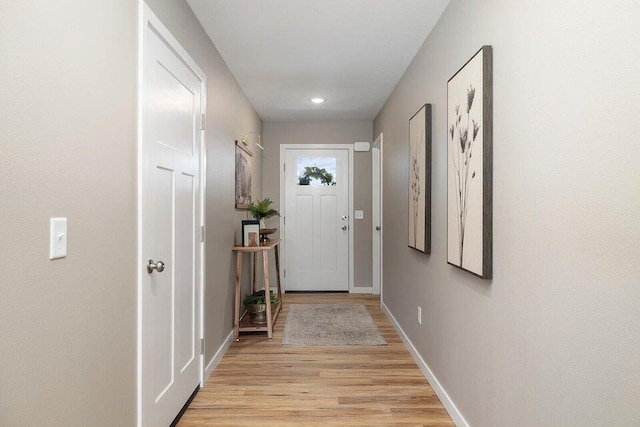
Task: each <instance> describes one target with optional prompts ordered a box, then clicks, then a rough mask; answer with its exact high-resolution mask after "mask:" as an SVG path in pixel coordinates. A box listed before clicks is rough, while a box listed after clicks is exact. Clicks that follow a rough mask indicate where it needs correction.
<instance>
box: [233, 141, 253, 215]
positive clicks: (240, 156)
mask: <svg viewBox="0 0 640 427" xmlns="http://www.w3.org/2000/svg"><path fill="white" fill-rule="evenodd" d="M251 156H253V153H251V151H249V149H248V148H246V147H244V146H243V145H242V143H240V142H238V141H236V203H235V206H236V209H249V205H250V204H251V170H252V169H251Z"/></svg>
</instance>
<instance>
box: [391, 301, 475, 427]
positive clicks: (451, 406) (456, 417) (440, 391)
mask: <svg viewBox="0 0 640 427" xmlns="http://www.w3.org/2000/svg"><path fill="white" fill-rule="evenodd" d="M380 307H381V308H382V311H384V314H386V315H387V317H388V318H389V321H391V323H392V324H393V327H394V328H395V329H396V332H398V335H400V338H401V339H402V341H403V342H404V344H405V345H406V346H407V349H408V350H409V353H411V356H412V357H413V360H415V361H416V363H417V364H418V367H419V368H420V370H421V371H422V374H423V375H424V376H425V378H426V379H427V381H429V384H430V385H431V388H433V391H435V392H436V395H438V398H439V399H440V401H441V402H442V404H443V405H444V408H445V409H446V410H447V412H448V413H449V416H450V417H451V419H452V420H453V422H454V423H455V424H456V426H458V427H469V423H467V421H466V420H465V419H464V417H463V416H462V413H461V412H460V411H459V410H458V408H457V406H456V404H455V403H453V400H451V397H449V394H448V393H447V391H446V390H445V389H444V387H442V384H440V381H438V379H437V378H436V376H435V375H434V374H433V372H432V371H431V368H429V365H427V362H425V361H424V359H423V358H422V356H420V353H418V350H416V347H415V346H414V345H413V343H412V342H411V340H410V339H409V337H408V336H407V334H405V333H404V331H403V330H402V328H401V327H400V324H399V323H398V321H397V320H396V318H395V317H393V314H391V311H389V309H388V308H387V306H386V305H385V304H384V302H382V301H380Z"/></svg>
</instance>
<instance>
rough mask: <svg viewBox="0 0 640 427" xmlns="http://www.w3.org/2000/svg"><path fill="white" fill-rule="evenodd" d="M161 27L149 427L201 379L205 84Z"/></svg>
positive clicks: (145, 192) (147, 167) (153, 84)
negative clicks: (202, 124)
mask: <svg viewBox="0 0 640 427" xmlns="http://www.w3.org/2000/svg"><path fill="white" fill-rule="evenodd" d="M147 12H149V11H147ZM156 19H157V18H156ZM153 22H154V21H153V20H151V21H146V20H145V27H144V30H143V31H144V33H143V37H144V39H143V52H142V54H143V55H144V56H143V61H144V62H143V74H142V99H141V102H142V152H141V163H140V164H141V168H142V169H141V174H142V175H141V233H142V234H141V248H140V250H141V252H140V253H141V256H142V262H141V264H142V265H140V268H141V269H142V270H141V278H142V279H141V282H140V283H141V289H140V298H141V306H140V307H141V327H140V333H141V356H140V359H141V360H140V363H141V391H140V398H141V406H142V407H141V411H142V413H141V422H142V426H145V427H152V426H163V427H166V426H168V425H169V424H171V422H172V421H173V419H174V418H175V417H176V415H178V413H179V412H180V409H181V408H182V407H183V406H184V404H185V403H186V402H187V400H188V399H189V397H190V395H191V394H192V393H193V392H194V390H195V389H196V388H197V387H198V386H199V383H200V377H201V374H200V370H201V360H200V337H201V331H200V311H199V310H200V298H201V295H200V280H201V277H200V275H201V269H200V267H201V265H200V263H201V251H202V247H201V243H200V238H199V234H200V233H199V231H200V225H201V223H202V218H201V211H200V203H201V199H200V197H201V193H200V185H201V183H200V173H201V170H200V167H201V166H200V160H201V139H202V132H201V117H202V116H201V110H202V108H203V103H202V99H201V98H202V89H203V81H202V80H201V79H200V78H199V77H198V76H197V75H196V74H195V73H194V70H193V69H192V68H190V67H189V66H188V65H187V63H186V62H185V60H184V58H183V57H182V56H180V55H179V54H178V53H177V50H176V49H177V47H175V46H174V44H175V43H177V42H175V39H172V41H173V43H172V44H171V47H169V43H170V42H169V41H168V40H167V37H166V36H165V35H160V34H161V33H162V32H161V31H159V25H161V24H159V23H158V22H155V28H153V25H149V24H151V23H153ZM161 29H162V30H163V31H164V32H166V29H164V27H162V28H161ZM178 46H179V45H178ZM160 263H163V265H161V264H160ZM154 264H155V266H156V268H153V267H154ZM149 267H152V268H151V269H149Z"/></svg>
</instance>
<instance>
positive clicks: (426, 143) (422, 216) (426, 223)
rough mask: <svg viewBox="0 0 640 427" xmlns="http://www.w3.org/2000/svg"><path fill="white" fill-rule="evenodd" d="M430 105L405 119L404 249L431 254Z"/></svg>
mask: <svg viewBox="0 0 640 427" xmlns="http://www.w3.org/2000/svg"><path fill="white" fill-rule="evenodd" d="M431 133H432V124H431V104H424V105H423V106H422V107H420V109H419V110H418V111H417V112H416V113H415V114H414V115H413V116H412V117H411V118H410V119H409V226H408V233H409V235H408V237H409V244H408V246H409V247H410V248H412V249H415V250H417V251H420V252H423V253H425V254H429V253H431Z"/></svg>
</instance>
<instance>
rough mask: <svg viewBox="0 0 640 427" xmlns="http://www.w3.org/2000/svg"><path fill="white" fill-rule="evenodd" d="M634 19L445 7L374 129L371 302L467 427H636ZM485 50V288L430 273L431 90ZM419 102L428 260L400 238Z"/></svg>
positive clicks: (630, 10)
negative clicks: (427, 137)
mask: <svg viewBox="0 0 640 427" xmlns="http://www.w3.org/2000/svg"><path fill="white" fill-rule="evenodd" d="M639 16H640V4H638V2H635V1H615V2H600V1H586V2H575V1H571V2H557V1H550V0H543V1H522V2H504V1H495V0H493V1H489V0H483V1H473V0H452V2H451V4H450V5H449V7H448V9H447V10H446V11H445V13H444V14H443V16H442V18H441V20H440V22H439V23H438V24H437V26H436V27H435V29H434V30H433V32H432V33H431V35H430V36H429V37H428V39H427V40H426V42H425V44H424V45H423V46H422V48H421V49H420V51H419V52H418V54H417V56H416V57H415V59H414V60H413V62H412V64H411V65H410V67H409V68H408V70H407V71H406V73H405V75H404V76H403V78H402V79H401V80H400V82H399V83H398V85H397V87H396V88H395V90H394V91H393V92H392V94H391V96H390V97H389V99H388V100H387V102H386V104H385V106H384V107H383V109H382V111H381V112H380V113H379V115H378V117H377V118H376V120H375V122H374V130H375V132H374V135H377V134H378V133H379V132H384V142H385V145H384V150H385V153H384V161H385V165H384V172H385V175H384V195H385V200H384V229H385V235H384V238H385V240H384V303H385V304H386V305H387V307H388V308H389V309H390V310H391V312H392V313H393V315H394V316H395V317H396V319H398V321H399V323H400V324H401V326H402V328H403V329H404V330H405V332H406V333H407V334H408V336H409V338H410V339H411V341H412V342H413V343H414V344H415V346H416V348H417V349H418V351H419V353H420V354H421V355H422V357H423V358H424V359H425V361H426V363H427V364H428V365H429V367H430V368H431V369H432V370H433V372H434V374H435V376H436V377H437V378H438V380H439V381H440V382H441V383H442V385H443V386H444V388H445V389H446V391H447V392H448V393H449V395H450V396H451V398H452V399H453V401H454V402H455V404H457V405H458V407H459V408H460V410H461V411H462V413H463V415H464V416H465V417H466V419H467V420H468V421H469V423H470V424H471V425H473V426H516V425H517V426H542V425H547V426H551V425H553V426H600V425H616V426H623V425H638V424H640V405H638V402H640V387H638V384H640V358H639V355H640V333H638V326H637V325H638V321H639V320H640V304H639V303H638V301H640V287H639V286H638V284H639V283H640V268H639V267H638V263H637V254H638V253H640V198H638V194H639V193H640V191H639V190H640V168H638V165H639V164H640V148H639V146H638V137H637V131H636V127H637V123H638V117H640V114H639V113H640V107H639V104H638V99H640V82H639V77H638V70H639V69H640V56H638V55H637V51H638V45H639V44H640V31H638V27H637V18H638V17H639ZM483 44H490V45H493V50H494V62H493V63H494V175H493V176H494V186H493V194H494V204H493V209H494V217H493V229H494V234H493V248H494V258H493V271H494V279H493V280H492V281H483V280H480V279H478V278H476V277H474V276H472V275H471V274H469V273H465V272H463V271H461V270H458V269H456V268H454V267H451V266H448V265H447V263H446V227H447V225H446V202H447V200H446V169H447V167H446V165H447V137H446V120H447V117H446V96H447V80H448V79H449V78H450V77H451V76H452V75H453V73H454V72H456V71H457V70H458V68H459V67H460V66H461V65H462V64H464V63H465V61H466V60H468V59H469V58H470V57H471V55H472V54H474V53H475V52H476V51H477V50H478V49H479V48H480V47H481V46H482V45H483ZM425 102H429V103H432V104H433V123H434V129H433V163H432V167H433V184H432V194H433V204H432V215H433V225H432V230H433V251H432V254H431V255H430V256H427V255H421V254H419V253H417V252H415V251H412V250H410V249H408V248H407V237H406V230H407V164H406V162H407V158H408V155H407V145H408V143H407V140H408V139H407V138H408V135H407V133H408V126H407V122H408V120H409V117H411V115H412V114H413V113H414V112H415V111H416V110H417V109H418V107H419V106H420V105H422V104H423V103H425ZM418 305H420V306H422V313H423V322H422V326H419V325H418V324H417V321H416V310H417V308H416V307H417V306H418Z"/></svg>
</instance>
